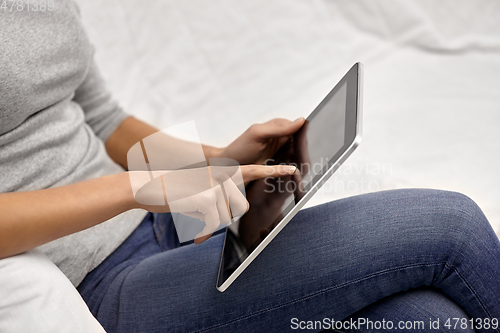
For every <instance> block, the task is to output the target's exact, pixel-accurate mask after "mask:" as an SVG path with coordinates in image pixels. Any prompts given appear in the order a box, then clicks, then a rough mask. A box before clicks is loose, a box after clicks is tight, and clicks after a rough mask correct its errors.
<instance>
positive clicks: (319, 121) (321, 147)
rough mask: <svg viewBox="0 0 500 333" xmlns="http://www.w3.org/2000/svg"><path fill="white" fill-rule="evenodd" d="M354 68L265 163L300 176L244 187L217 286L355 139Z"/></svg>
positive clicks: (356, 68)
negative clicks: (243, 209)
mask: <svg viewBox="0 0 500 333" xmlns="http://www.w3.org/2000/svg"><path fill="white" fill-rule="evenodd" d="M358 72H359V71H358V64H356V65H354V66H353V67H352V68H351V69H350V70H349V72H348V73H347V74H346V75H345V76H344V77H343V78H342V80H340V82H339V83H338V84H337V85H336V86H335V87H334V88H333V89H332V91H331V92H330V93H329V94H328V95H327V96H326V97H325V99H324V100H323V101H322V102H321V103H320V104H319V105H318V106H317V107H316V109H315V110H314V111H313V112H312V113H311V114H310V115H309V116H308V117H307V119H306V122H305V124H304V125H303V126H302V128H301V129H300V130H299V131H298V132H297V133H296V134H295V135H293V136H292V137H291V138H290V139H289V140H288V141H287V142H286V143H285V144H284V145H283V146H282V147H281V148H280V149H279V151H278V152H277V153H276V154H275V155H274V156H273V158H272V159H270V160H268V161H267V164H270V165H272V164H292V165H295V166H297V168H298V169H299V170H300V173H299V174H296V175H293V176H285V177H280V178H264V179H259V180H256V181H253V182H251V183H250V184H248V185H247V187H246V197H247V200H248V201H249V203H250V209H249V211H248V212H247V213H246V214H245V215H243V216H242V217H241V218H240V219H239V220H237V221H236V222H234V223H232V224H231V225H229V226H228V227H227V229H226V239H225V244H224V250H223V254H222V259H221V267H220V270H219V278H218V282H217V286H218V287H220V286H221V285H222V284H223V283H224V282H225V281H226V280H227V279H228V278H229V277H230V276H231V274H233V272H234V271H235V270H236V269H237V268H238V267H239V266H240V265H241V264H242V263H243V262H244V260H245V259H246V258H247V257H248V256H249V255H250V254H251V253H252V252H253V251H254V250H255V249H256V248H257V246H258V245H259V244H260V243H261V242H262V241H263V240H264V239H265V238H266V237H267V235H268V234H269V233H270V232H271V231H272V230H273V228H274V227H275V226H276V225H277V224H278V223H279V222H280V221H281V220H282V219H283V218H284V217H285V216H286V215H287V214H288V213H289V212H290V211H291V210H292V209H293V208H294V207H295V205H296V204H297V203H298V202H299V201H300V200H301V199H302V198H303V197H304V195H305V194H306V193H307V192H308V191H309V190H311V188H312V187H313V186H314V185H315V184H316V183H317V182H318V181H319V179H320V178H321V177H322V176H323V175H324V174H325V173H326V172H327V171H328V170H329V169H330V168H331V167H332V166H333V165H334V164H335V163H337V162H338V160H339V158H340V157H341V155H342V154H343V153H344V152H345V151H346V150H347V149H348V148H349V146H350V145H351V144H352V143H353V141H354V140H355V137H356V134H357V133H356V129H357V114H356V112H357V104H356V103H357V97H358V96H357V94H358Z"/></svg>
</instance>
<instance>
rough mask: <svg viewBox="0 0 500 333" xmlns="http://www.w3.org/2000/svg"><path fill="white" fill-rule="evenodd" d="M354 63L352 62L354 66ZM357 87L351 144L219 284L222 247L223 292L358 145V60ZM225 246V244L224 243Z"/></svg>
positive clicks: (360, 73)
mask: <svg viewBox="0 0 500 333" xmlns="http://www.w3.org/2000/svg"><path fill="white" fill-rule="evenodd" d="M355 65H356V64H354V66H355ZM357 65H358V73H357V74H358V87H357V89H358V90H357V92H358V94H357V98H356V136H355V138H354V140H353V142H352V143H351V145H350V146H349V147H348V148H347V149H346V151H345V152H344V153H343V154H342V155H341V156H340V157H339V158H338V160H337V161H336V162H335V163H334V164H333V165H332V166H331V167H330V168H329V169H328V170H327V171H326V172H325V174H324V175H323V176H321V178H320V179H319V180H318V182H317V183H316V184H314V186H312V187H311V189H310V190H309V191H308V192H307V193H306V194H305V195H304V196H303V197H302V198H301V199H300V200H299V202H297V204H295V206H294V207H293V208H292V209H291V210H290V212H288V214H286V215H285V217H283V219H282V220H281V221H280V222H279V223H278V224H277V225H276V227H274V229H273V230H272V231H271V232H270V233H269V234H268V235H267V236H266V238H265V239H264V240H263V241H262V242H261V243H260V244H259V245H258V246H257V247H256V248H255V250H253V251H252V253H250V254H249V255H248V257H246V258H245V260H243V262H242V263H241V265H240V266H238V268H237V269H236V270H235V271H234V272H233V273H232V274H231V276H229V278H228V279H227V280H226V281H225V282H224V283H223V284H222V285H221V286H220V287H217V285H218V284H219V278H220V270H221V269H223V268H222V261H223V257H224V249H223V250H222V254H221V260H220V264H219V271H218V276H217V283H216V287H217V290H219V291H220V292H224V291H225V290H226V289H227V288H228V287H229V286H230V285H231V284H232V283H233V282H234V281H235V280H236V278H237V277H238V276H239V275H240V274H241V273H242V272H243V271H244V270H245V269H246V268H247V267H248V265H250V263H251V262H252V261H253V260H254V259H255V258H256V257H257V256H258V255H259V254H260V253H261V252H262V250H264V248H265V247H266V246H267V245H268V244H269V243H270V242H271V241H272V240H273V239H274V237H276V235H277V234H278V233H279V232H280V231H281V230H282V229H283V228H284V227H285V226H286V225H287V224H288V222H290V220H291V219H292V218H293V217H294V216H295V214H297V213H298V212H299V210H300V209H301V208H302V207H304V205H305V204H306V202H307V201H309V199H311V197H312V196H313V195H314V194H315V193H316V192H317V191H318V190H319V189H320V188H321V186H323V184H324V183H325V182H326V181H327V180H328V179H329V178H330V177H331V176H332V175H333V173H334V172H335V171H337V169H338V168H339V167H340V165H342V163H344V162H345V160H347V158H348V157H349V156H350V155H351V154H352V153H353V152H354V150H355V149H356V148H357V147H358V146H359V144H360V142H361V131H362V112H363V105H362V102H363V98H362V95H363V64H362V63H360V62H358V63H357ZM224 246H225V244H224Z"/></svg>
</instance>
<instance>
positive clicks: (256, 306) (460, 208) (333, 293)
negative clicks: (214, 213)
mask: <svg viewBox="0 0 500 333" xmlns="http://www.w3.org/2000/svg"><path fill="white" fill-rule="evenodd" d="M222 243H223V235H219V236H216V237H213V238H212V239H210V240H208V241H206V242H205V243H203V244H202V245H194V244H193V245H188V246H183V247H180V248H177V249H174V250H170V251H167V252H165V253H162V254H158V255H155V256H153V257H150V258H148V259H146V260H144V261H142V262H141V263H139V264H138V265H137V266H135V267H134V268H131V269H130V270H127V271H124V272H123V274H121V276H120V277H119V278H117V279H116V282H115V283H113V284H112V285H111V287H110V288H109V289H108V292H107V294H106V296H105V297H104V300H103V302H102V304H101V307H100V309H99V312H98V319H99V320H100V321H101V322H102V323H103V325H104V327H105V328H106V329H107V330H108V331H109V332H113V331H114V329H115V328H117V329H118V331H119V332H148V333H149V332H163V331H165V332H168V331H182V332H188V331H227V332H236V331H237V332H245V331H248V332H258V331H285V330H286V329H289V328H291V320H292V318H300V319H301V320H302V318H303V320H322V319H323V318H327V317H328V318H332V319H334V320H340V319H344V318H346V317H348V316H350V315H352V314H353V313H355V312H356V311H359V310H360V309H362V308H364V307H366V306H368V305H369V304H371V303H374V302H376V301H377V300H380V299H382V298H385V297H387V296H389V295H392V294H395V293H398V292H401V291H404V290H408V289H409V288H417V287H420V286H424V285H426V286H431V285H432V286H434V287H437V288H440V289H441V290H442V291H443V292H444V293H445V294H447V295H448V296H449V297H450V298H451V299H453V300H454V301H455V302H457V303H458V304H460V305H461V306H462V307H463V308H464V309H465V310H466V311H467V312H468V313H469V314H470V315H471V316H473V317H482V318H485V317H489V316H490V317H499V316H500V313H499V308H498V305H497V304H496V303H497V302H496V300H497V296H496V295H500V287H499V282H498V281H496V280H495V279H496V277H497V276H499V275H500V267H499V266H500V263H499V260H500V246H499V243H498V238H497V237H496V235H495V234H494V233H493V231H492V229H491V227H490V225H489V223H488V221H487V220H486V219H485V218H484V215H483V214H482V213H481V211H480V210H479V209H478V208H477V206H476V205H475V204H474V203H473V202H472V201H471V200H470V199H468V198H467V197H465V196H463V195H461V194H458V193H453V192H445V191H434V190H397V191H387V192H379V193H373V194H367V195H362V196H357V197H351V198H346V199H342V200H338V201H334V202H330V203H327V204H324V205H321V206H317V207H313V208H310V209H306V210H303V211H301V212H299V213H298V214H297V215H296V217H295V218H294V219H293V220H292V221H291V222H290V223H289V224H288V225H287V226H286V227H285V228H284V229H283V230H282V231H281V233H280V234H278V236H277V237H276V238H275V239H274V240H273V241H272V242H271V243H270V245H269V246H268V247H267V248H266V249H265V250H264V251H263V252H262V253H261V254H260V255H259V256H258V257H257V258H256V260H254V262H252V264H251V265H250V266H249V267H248V268H247V269H246V270H245V271H244V272H243V273H242V274H241V275H240V276H239V277H238V279H236V281H235V282H234V283H233V284H232V285H231V286H230V287H229V288H228V290H227V291H225V292H224V293H220V292H218V291H217V290H216V288H215V283H216V279H217V272H218V266H219V260H220V255H221V250H222Z"/></svg>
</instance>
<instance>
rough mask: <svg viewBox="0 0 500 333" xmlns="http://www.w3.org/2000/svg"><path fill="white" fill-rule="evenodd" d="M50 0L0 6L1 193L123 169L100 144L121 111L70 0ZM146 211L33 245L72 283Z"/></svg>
mask: <svg viewBox="0 0 500 333" xmlns="http://www.w3.org/2000/svg"><path fill="white" fill-rule="evenodd" d="M54 3H55V7H54V10H53V11H48V10H46V11H37V12H34V11H27V10H26V7H25V8H24V10H21V11H18V10H17V8H16V7H15V6H14V10H13V11H12V12H11V11H10V6H9V8H7V10H3V9H0V192H16V191H32V190H38V189H44V188H49V187H56V186H63V185H67V184H71V183H75V182H79V181H83V180H87V179H91V178H96V177H100V176H104V175H108V174H113V173H118V172H123V171H124V170H123V169H122V168H121V167H120V166H119V165H117V164H116V163H115V162H113V161H112V160H111V158H110V157H109V156H108V155H107V153H106V150H105V148H104V142H105V141H106V140H107V139H108V137H109V136H110V135H111V134H112V133H113V131H114V130H115V129H116V128H117V127H118V125H119V124H120V123H121V122H122V121H123V120H124V119H125V118H126V117H127V115H126V114H125V113H124V112H123V111H122V110H121V109H120V107H119V106H118V105H117V103H116V102H115V101H113V99H112V98H111V95H110V93H109V92H108V91H107V89H106V87H105V84H104V82H103V79H102V78H101V76H100V74H99V72H98V70H97V68H96V66H95V64H94V62H93V52H94V51H93V48H92V46H91V44H90V43H89V41H88V39H87V36H86V34H85V32H84V29H83V26H82V24H81V22H80V20H79V13H78V10H77V8H76V7H75V4H74V3H73V2H72V1H70V0H57V1H54ZM26 209H29V207H26ZM145 215H146V212H145V211H143V210H132V211H128V212H126V213H124V214H121V215H119V216H117V217H115V218H113V219H111V220H109V221H107V222H104V223H102V224H100V225H98V226H95V227H93V228H90V229H87V230H85V231H82V232H78V233H76V234H73V235H70V236H66V237H64V238H61V239H58V240H56V241H53V242H51V243H48V244H45V245H43V246H41V247H40V248H41V250H42V251H43V252H45V253H46V254H47V255H48V257H49V258H50V259H51V260H52V261H54V263H55V264H56V265H58V266H59V268H60V269H61V270H62V271H63V272H64V273H65V274H66V276H67V277H68V278H69V279H70V280H71V282H72V283H73V284H74V285H75V286H77V285H78V284H79V283H80V282H81V281H82V279H83V278H84V277H85V275H86V274H87V273H88V272H90V271H91V270H92V269H94V268H95V267H96V266H97V265H99V264H100V263H101V262H102V261H103V260H104V259H105V258H106V257H107V256H108V255H109V254H110V253H111V252H113V251H114V250H115V249H116V248H117V247H118V246H119V245H120V244H121V243H122V242H123V241H124V240H125V238H126V237H127V236H128V235H130V233H131V232H132V231H133V230H134V229H135V228H136V227H137V225H138V224H139V223H140V221H141V220H142V219H143V218H144V216H145ZM0 219H1V216H0ZM68 223H71V220H69V221H68Z"/></svg>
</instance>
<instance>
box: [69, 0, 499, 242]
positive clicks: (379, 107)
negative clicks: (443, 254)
mask: <svg viewBox="0 0 500 333" xmlns="http://www.w3.org/2000/svg"><path fill="white" fill-rule="evenodd" d="M79 3H80V6H81V9H82V16H83V20H84V23H85V25H86V26H87V28H88V30H89V34H90V36H91V39H92V41H93V42H94V44H95V45H96V49H97V53H96V56H97V60H98V62H99V64H100V65H101V69H102V71H103V72H104V74H105V77H106V78H107V79H108V80H109V84H110V86H111V88H112V90H113V91H114V92H115V94H116V97H117V98H118V99H119V100H120V101H121V103H122V104H123V106H124V107H125V108H126V110H128V111H129V112H131V113H132V114H134V115H136V116H137V117H139V118H142V119H144V120H146V121H149V122H151V123H153V124H155V125H156V126H158V127H163V128H164V127H167V126H170V125H173V124H178V123H180V122H183V121H187V120H195V121H196V123H197V125H198V128H199V131H200V137H201V139H202V140H203V141H205V142H207V143H211V144H215V145H224V144H227V143H228V142H230V141H231V140H232V139H233V138H234V137H235V136H237V135H238V134H239V133H240V132H242V131H243V130H244V129H246V128H247V127H248V126H249V125H250V124H252V123H254V122H262V121H265V120H268V119H270V118H272V117H286V118H291V119H293V118H296V117H298V116H305V115H307V114H308V113H309V112H310V111H312V110H313V108H314V107H315V106H316V105H317V104H318V103H319V101H320V100H321V99H322V98H323V97H324V95H325V94H326V93H327V92H328V91H329V90H330V89H331V88H332V86H333V85H334V84H335V83H336V82H337V81H338V80H339V79H340V78H341V76H342V75H343V74H344V73H345V72H346V71H347V70H348V69H349V67H350V66H351V65H352V64H353V63H354V62H356V61H361V62H363V63H364V64H365V79H366V82H365V89H364V90H365V96H364V97H365V98H364V116H365V117H364V138H363V143H362V144H361V146H360V148H359V149H358V151H356V152H355V153H354V155H353V156H352V157H351V158H350V159H349V162H348V163H347V164H346V165H345V166H343V167H342V168H341V169H340V170H339V172H338V173H337V175H336V176H335V177H333V178H332V179H331V181H330V182H329V183H328V184H327V186H325V189H324V190H323V191H321V192H320V193H318V194H317V195H316V196H315V197H314V198H313V199H312V200H311V205H313V204H319V203H321V202H325V201H328V200H332V199H336V198H341V197H345V196H350V195H354V194H359V193H366V192H370V191H375V190H384V189H392V188H401V187H430V188H440V189H448V190H455V191H459V192H462V193H464V194H467V195H469V196H470V197H471V198H473V199H474V200H475V201H476V202H477V203H478V204H479V205H480V206H481V208H482V209H483V211H484V212H485V214H486V216H487V217H488V218H489V219H490V221H491V223H492V225H493V226H494V228H495V230H496V231H497V232H500V205H499V200H500V174H499V172H498V171H499V170H500V157H499V151H500V130H499V125H500V2H499V1H498V0H474V1H470V0H440V1H433V0H426V1H422V0H419V1H410V0H400V1H388V0H378V1H375V0H365V1H360V0H349V1H347V0H346V1H340V0H337V1H327V0H311V1H306V0H239V1H222V0H211V1H203V0H196V1H194V0H178V1H164V0H149V1H139V0H120V1H118V0H117V1H106V2H102V1H97V0H85V1H83V0H80V1H79Z"/></svg>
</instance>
